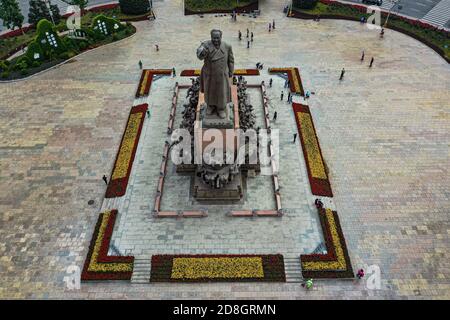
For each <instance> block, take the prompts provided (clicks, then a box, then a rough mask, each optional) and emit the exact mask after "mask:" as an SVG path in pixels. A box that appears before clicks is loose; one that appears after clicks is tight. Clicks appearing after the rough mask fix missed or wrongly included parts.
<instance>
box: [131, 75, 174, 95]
mask: <svg viewBox="0 0 450 320" xmlns="http://www.w3.org/2000/svg"><path fill="white" fill-rule="evenodd" d="M155 74H161V75H171V74H172V70H171V69H144V70H142V75H141V80H140V81H139V85H138V88H137V91H136V98H140V97H144V96H148V94H149V93H150V86H151V85H152V81H153V76H154V75H155Z"/></svg>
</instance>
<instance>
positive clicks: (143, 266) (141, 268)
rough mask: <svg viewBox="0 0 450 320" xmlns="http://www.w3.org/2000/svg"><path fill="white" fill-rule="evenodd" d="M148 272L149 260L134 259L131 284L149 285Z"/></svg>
mask: <svg viewBox="0 0 450 320" xmlns="http://www.w3.org/2000/svg"><path fill="white" fill-rule="evenodd" d="M150 270H151V261H150V259H135V260H134V268H133V275H132V276H131V283H149V282H150Z"/></svg>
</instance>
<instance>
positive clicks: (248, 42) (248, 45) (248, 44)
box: [247, 40, 250, 49]
mask: <svg viewBox="0 0 450 320" xmlns="http://www.w3.org/2000/svg"><path fill="white" fill-rule="evenodd" d="M249 48H250V40H247V49H249Z"/></svg>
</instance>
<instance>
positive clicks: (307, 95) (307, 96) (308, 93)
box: [305, 90, 311, 99]
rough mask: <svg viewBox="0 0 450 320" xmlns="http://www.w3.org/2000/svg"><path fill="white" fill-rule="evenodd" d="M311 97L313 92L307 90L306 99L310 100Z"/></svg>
mask: <svg viewBox="0 0 450 320" xmlns="http://www.w3.org/2000/svg"><path fill="white" fill-rule="evenodd" d="M310 95H311V92H310V91H309V90H306V92H305V98H306V99H309V96H310Z"/></svg>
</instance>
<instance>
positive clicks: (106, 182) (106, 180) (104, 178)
mask: <svg viewBox="0 0 450 320" xmlns="http://www.w3.org/2000/svg"><path fill="white" fill-rule="evenodd" d="M102 179H103V181H105V184H106V185H108V178H107V177H106V176H105V175H103V177H102Z"/></svg>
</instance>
